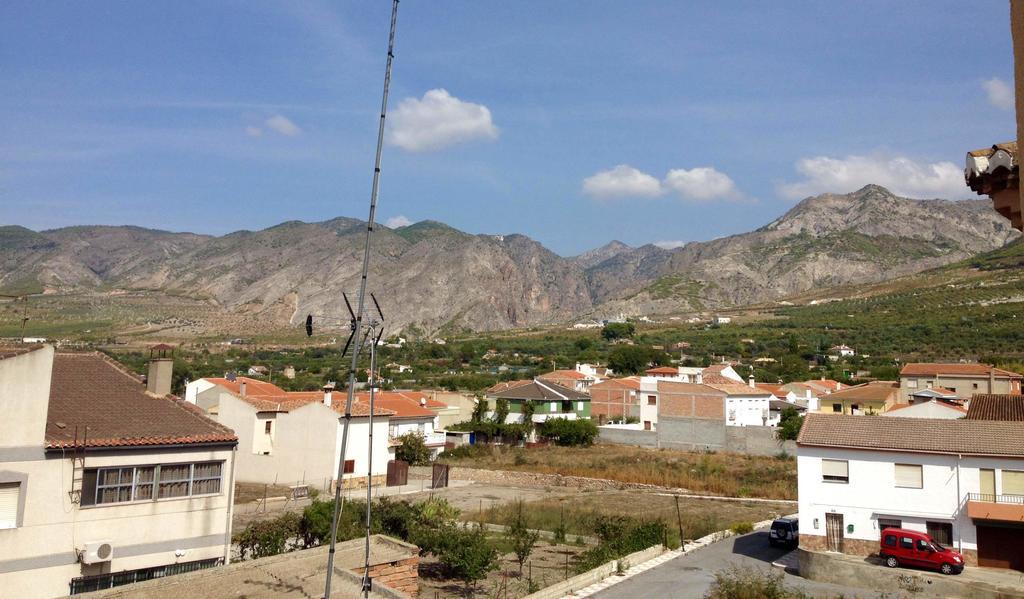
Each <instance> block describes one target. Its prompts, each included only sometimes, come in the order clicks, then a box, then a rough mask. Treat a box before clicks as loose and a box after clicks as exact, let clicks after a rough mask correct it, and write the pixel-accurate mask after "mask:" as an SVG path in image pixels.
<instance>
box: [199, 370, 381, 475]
mask: <svg viewBox="0 0 1024 599" xmlns="http://www.w3.org/2000/svg"><path fill="white" fill-rule="evenodd" d="M197 405H198V406H199V407H200V408H202V409H203V410H205V411H206V412H207V413H208V414H209V415H210V417H211V418H214V419H215V420H217V421H218V422H220V423H221V424H223V425H224V426H227V427H229V428H231V429H233V430H234V431H235V434H236V435H238V466H237V472H236V480H238V481H240V482H254V483H268V484H281V485H296V484H309V485H311V486H313V487H315V488H318V489H320V490H324V489H328V488H330V486H331V483H332V481H334V480H336V478H337V475H338V464H339V460H340V455H339V454H340V451H341V437H342V431H343V429H344V420H343V418H342V415H341V414H339V413H338V412H337V411H335V410H334V409H333V408H331V407H328V406H327V405H324V404H323V403H322V402H310V403H308V404H306V405H304V406H301V407H298V408H295V409H293V410H291V411H290V412H267V411H260V410H258V409H256V407H254V406H253V405H252V404H250V403H248V402H246V401H245V400H243V399H242V398H240V397H238V396H236V395H235V394H233V393H231V392H230V391H228V390H226V389H224V388H223V387H220V386H219V385H215V386H214V388H212V389H209V390H207V391H205V392H203V393H200V394H198V396H197ZM351 427H352V428H351V429H350V430H349V441H348V446H347V448H346V461H349V460H352V461H354V464H353V466H352V472H350V473H347V474H345V475H344V476H343V477H342V478H343V479H344V480H349V479H359V478H361V477H365V476H366V474H367V468H368V467H369V462H370V449H369V432H370V425H369V419H368V418H366V417H358V418H356V417H353V418H352V420H351ZM268 429H269V430H268ZM388 455H389V453H388V418H387V416H377V417H375V418H374V419H373V471H372V474H373V475H374V476H381V475H385V474H387V463H388V459H389V458H388Z"/></svg>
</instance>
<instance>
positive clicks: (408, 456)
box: [395, 431, 430, 466]
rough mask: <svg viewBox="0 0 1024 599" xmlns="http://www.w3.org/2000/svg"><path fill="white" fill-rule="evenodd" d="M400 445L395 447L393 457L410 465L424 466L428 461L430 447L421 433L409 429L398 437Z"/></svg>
mask: <svg viewBox="0 0 1024 599" xmlns="http://www.w3.org/2000/svg"><path fill="white" fill-rule="evenodd" d="M398 441H399V443H400V445H399V446H398V447H396V448H395V459H396V460H401V461H403V462H408V463H409V465H411V466H426V465H427V464H429V463H430V449H428V448H427V442H426V440H425V439H424V438H423V434H422V433H420V432H418V431H411V432H408V433H405V434H404V435H402V436H400V437H398Z"/></svg>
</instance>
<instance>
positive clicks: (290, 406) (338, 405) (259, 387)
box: [206, 376, 393, 416]
mask: <svg viewBox="0 0 1024 599" xmlns="http://www.w3.org/2000/svg"><path fill="white" fill-rule="evenodd" d="M206 380H207V381H210V382H211V383H214V384H216V385H219V386H221V387H223V388H224V389H227V390H228V391H229V392H231V393H232V394H233V395H235V396H236V397H238V398H239V399H241V400H242V401H244V402H245V403H247V404H249V405H251V406H252V407H254V408H256V409H257V410H259V411H261V412H291V411H292V410H297V409H299V408H301V407H303V406H306V405H309V404H311V403H318V402H322V401H323V400H324V392H323V391H285V390H284V389H282V388H280V387H278V386H277V385H274V384H273V383H268V382H266V381H260V380H257V379H251V378H249V377H244V376H240V377H238V378H237V379H235V380H234V381H229V380H227V379H224V378H208V379H206ZM243 382H244V383H245V395H244V396H243V395H242V391H241V389H242V383H243ZM358 396H359V394H358V393H357V394H356V398H355V400H354V401H353V402H352V415H353V416H369V415H370V406H369V405H367V404H365V403H363V402H361V401H360V400H359V399H358ZM347 400H348V392H347V391H344V390H342V391H334V392H333V396H332V399H331V408H332V409H333V410H334V411H335V412H338V413H339V414H344V413H345V402H346V401H347ZM392 413H393V412H392V411H391V410H387V409H384V408H382V407H380V406H379V405H377V406H375V409H374V412H373V415H374V416H389V415H391V414H392Z"/></svg>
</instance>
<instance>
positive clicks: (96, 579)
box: [70, 558, 224, 595]
mask: <svg viewBox="0 0 1024 599" xmlns="http://www.w3.org/2000/svg"><path fill="white" fill-rule="evenodd" d="M223 563H224V560H223V559H220V558H214V559H204V560H199V561H195V562H180V563H176V564H168V565H166V566H156V567H154V568H142V569H140V570H124V571H122V572H113V573H111V574H97V575H95V576H82V577H79V578H72V579H71V593H70V594H72V595H77V594H79V593H88V592H90V591H99V590H103V589H109V588H113V587H119V586H122V585H126V584H132V583H136V582H142V581H144V580H153V579H154V578H163V577H165V576H173V575H175V574H184V573H185V572H195V571H196V570H204V569H206V568H212V567H214V566H219V565H221V564H223Z"/></svg>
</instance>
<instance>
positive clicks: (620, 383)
mask: <svg viewBox="0 0 1024 599" xmlns="http://www.w3.org/2000/svg"><path fill="white" fill-rule="evenodd" d="M621 388H626V389H633V390H634V391H637V390H639V389H640V377H636V376H627V377H623V378H619V379H605V380H603V381H601V382H600V383H594V384H593V385H591V386H590V392H591V393H594V392H595V391H600V390H602V389H621Z"/></svg>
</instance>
